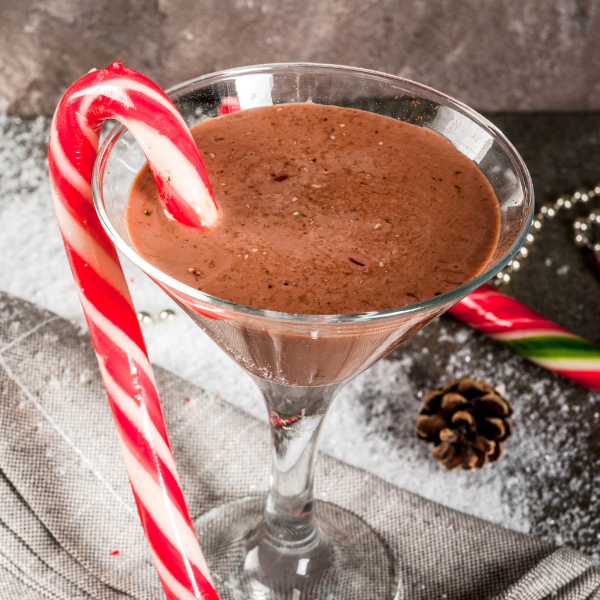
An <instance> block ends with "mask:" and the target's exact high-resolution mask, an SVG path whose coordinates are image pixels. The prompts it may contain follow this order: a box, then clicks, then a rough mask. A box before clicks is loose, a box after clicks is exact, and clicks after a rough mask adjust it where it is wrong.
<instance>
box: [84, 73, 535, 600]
mask: <svg viewBox="0 0 600 600" xmlns="http://www.w3.org/2000/svg"><path fill="white" fill-rule="evenodd" d="M168 93H169V96H170V97H171V99H172V100H173V101H174V103H175V105H176V106H177V107H178V109H179V110H180V111H181V113H182V115H183V117H184V119H185V120H186V122H187V123H188V125H189V126H192V125H195V124H196V123H198V122H199V121H200V120H201V119H203V118H211V117H215V116H217V115H218V114H219V112H220V107H221V111H222V106H223V105H227V106H229V105H231V104H232V98H234V99H237V103H239V107H240V108H241V110H246V109H249V108H254V107H257V106H268V105H272V104H280V103H289V102H306V101H312V102H316V103H322V104H333V105H341V106H349V107H353V108H357V109H361V110H367V111H371V112H377V113H380V114H384V115H387V116H392V117H394V118H397V119H400V120H403V121H406V122H409V123H412V124H415V125H419V126H423V127H429V128H430V129H432V130H434V131H436V132H438V133H439V134H440V135H442V136H444V137H446V138H447V139H449V140H450V141H451V142H452V143H453V144H454V145H455V147H456V148H457V149H458V150H459V151H460V152H462V153H463V154H464V155H466V156H467V157H469V158H470V159H472V160H473V161H474V162H475V164H477V166H478V167H479V168H480V170H481V171H482V172H483V173H484V175H485V176H486V177H487V178H488V180H489V181H490V183H491V185H492V187H493V189H494V191H495V193H496V196H497V198H498V201H499V205H500V213H501V228H500V238H499V241H498V245H497V247H496V250H495V252H494V254H493V256H492V258H491V259H490V261H489V263H488V264H487V265H486V266H485V268H484V271H483V272H482V273H481V274H480V275H479V276H478V277H476V278H475V279H473V280H472V281H470V282H468V283H466V284H464V285H462V286H460V287H458V288H456V289H454V290H452V291H449V292H446V293H444V294H442V295H440V296H437V297H435V298H432V299H430V300H426V301H423V302H419V303H415V304H411V305H408V306H403V307H400V308H398V309H392V310H385V311H378V312H369V313H361V314H352V315H326V316H317V315H298V314H289V313H279V312H273V311H265V310H259V309H254V308H250V307H246V306H242V305H237V304H233V303H231V302H227V301H224V300H221V299H219V298H215V297H212V296H210V295H207V294H204V293H202V292H200V291H198V290H196V289H193V288H191V287H188V286H186V285H184V284H182V283H180V282H178V281H176V280H174V279H172V278H171V277H169V276H168V275H166V274H165V273H163V272H161V271H160V270H158V269H157V268H155V267H154V266H153V265H151V264H149V263H148V262H146V261H145V260H144V259H142V258H141V257H140V256H139V255H137V254H136V252H135V251H134V250H133V248H132V247H131V242H130V239H129V236H128V233H127V229H126V226H125V222H124V219H123V218H122V217H123V213H124V209H125V203H126V200H127V196H128V192H129V189H130V187H131V183H132V181H133V179H134V177H135V175H136V173H137V172H138V170H139V169H140V168H141V167H142V166H143V164H144V157H143V154H142V152H141V151H140V148H139V147H138V146H137V145H136V143H135V141H134V139H133V137H132V136H131V135H130V133H129V132H127V131H126V130H125V129H124V128H123V127H120V126H119V127H116V128H115V129H114V130H113V131H112V132H111V133H110V134H109V136H108V137H107V139H106V141H105V143H104V145H103V146H102V148H101V149H100V151H99V154H98V159H97V161H96V165H95V170H94V176H93V194H94V203H95V205H96V209H97V211H98V214H99V216H100V220H101V222H102V224H103V225H104V227H105V229H106V231H107V232H108V234H109V236H110V237H111V238H112V240H113V241H114V242H115V244H116V245H117V247H118V248H119V249H120V250H121V251H122V252H123V253H124V254H125V255H126V256H128V257H129V258H130V259H131V260H132V261H133V262H134V263H135V264H136V265H138V266H139V267H141V268H142V270H144V271H145V272H146V273H147V274H148V275H149V276H150V277H151V278H152V279H153V280H154V281H155V282H156V283H157V284H158V285H159V286H161V287H162V288H163V289H164V290H165V292H167V293H168V294H169V295H170V296H172V297H173V298H174V299H175V300H176V301H177V302H178V303H179V304H180V305H181V306H182V307H183V309H184V310H185V311H186V312H187V314H188V315H189V316H190V317H191V318H192V320H193V321H194V322H195V323H197V324H198V325H199V326H200V327H201V329H202V330H203V331H204V332H206V333H207V334H208V335H209V336H210V337H211V338H212V339H213V340H214V341H215V342H216V343H217V344H218V345H219V346H220V347H221V348H222V349H223V350H224V351H225V352H226V353H227V354H229V356H231V357H232V358H233V359H234V360H235V361H236V362H237V363H238V364H240V365H241V366H242V367H243V368H244V369H245V370H246V371H247V372H248V373H249V374H250V376H251V377H252V379H253V380H254V381H255V382H256V384H257V385H258V387H259V388H260V390H261V392H262V394H263V396H264V398H265V402H266V405H267V410H268V413H269V417H270V419H269V420H270V426H271V434H272V441H273V446H272V448H273V450H272V456H273V471H272V482H271V489H270V491H269V493H268V495H267V497H266V498H265V497H263V496H256V497H250V498H245V499H241V500H238V501H236V502H233V503H230V504H226V505H224V506H222V507H219V508H217V509H215V510H213V511H211V512H210V513H209V514H208V515H205V516H204V517H201V518H200V519H199V520H198V521H197V522H196V523H195V526H196V529H197V531H198V532H199V534H200V539H201V543H202V548H203V551H204V553H205V555H206V557H207V560H208V562H209V564H210V567H211V572H212V573H213V576H214V577H213V579H214V580H215V583H216V586H217V591H218V592H219V594H220V595H221V597H222V598H236V599H237V598H240V599H241V598H251V599H255V600H258V599H263V600H275V599H284V598H285V599H288V598H289V599H291V600H301V599H305V600H309V599H311V600H316V599H319V600H324V599H337V598H344V599H349V598H356V599H357V600H358V599H360V600H375V599H377V600H379V599H385V598H389V599H392V598H394V597H398V598H399V597H400V596H401V587H402V586H401V581H400V575H399V573H400V571H401V560H402V559H401V557H394V556H391V554H390V552H389V550H388V548H387V546H386V543H385V540H382V539H381V538H380V537H379V535H378V534H377V532H376V531H375V530H374V529H373V528H372V527H371V526H370V525H369V524H368V523H366V522H365V521H363V520H362V519H360V518H359V517H357V516H355V515H353V514H352V513H350V512H348V511H346V510H344V509H342V508H340V507H337V506H335V505H332V504H330V503H327V502H314V501H313V473H314V466H315V460H316V457H317V442H318V436H319V431H320V428H321V423H322V421H323V418H324V417H325V414H326V412H327V409H328V407H329V406H330V404H331V401H332V400H333V399H334V397H335V395H336V394H337V393H338V391H339V390H340V389H341V388H342V386H343V385H345V384H346V383H347V382H348V381H349V380H350V379H352V378H353V377H355V376H356V375H357V374H359V373H361V372H362V371H364V370H365V369H367V368H368V367H369V366H371V365H372V364H373V363H375V362H376V361H377V360H379V359H380V358H381V357H383V356H385V355H386V354H387V353H388V352H390V351H391V350H393V349H394V348H395V347H397V346H398V345H399V344H400V343H402V342H403V341H405V340H406V339H408V338H409V337H410V336H411V335H413V334H414V333H415V332H417V331H418V330H419V329H421V328H422V327H423V326H425V325H426V324H427V323H429V322H430V321H431V320H432V319H434V318H435V317H437V316H439V315H440V314H441V313H443V312H444V311H446V310H447V309H448V308H449V307H450V306H452V305H453V304H455V303H456V302H458V301H459V300H460V299H461V298H463V297H464V296H465V295H467V294H468V293H469V292H471V291H472V290H474V289H475V288H476V287H478V286H479V285H481V284H482V283H484V282H485V281H487V280H488V279H489V278H491V277H493V276H494V275H495V274H496V273H497V272H498V271H499V270H500V269H502V267H503V266H504V265H505V264H506V263H507V262H508V261H509V260H510V259H511V257H512V256H513V255H514V253H515V252H516V251H517V250H518V249H519V247H520V245H521V244H522V242H523V241H524V238H525V235H526V234H527V231H528V228H529V225H530V222H531V217H530V215H531V214H532V208H533V189H532V185H531V179H530V177H529V174H528V172H527V169H526V167H525V165H524V163H523V161H522V159H521V158H520V156H519V155H518V154H517V152H516V150H515V149H514V148H513V146H512V145H511V144H510V142H508V140H507V139H506V138H505V137H504V136H503V135H502V134H501V133H500V132H499V131H498V130H497V129H496V128H495V127H494V126H493V125H491V124H490V123H489V122H488V121H486V120H485V119H484V118H483V117H481V116H480V115H478V114H477V113H475V112H474V111H472V110H471V109H470V108H468V107H466V106H465V105H463V104H461V103H459V102H456V101H455V100H452V99H451V98H448V97H447V96H444V95H443V94H440V93H439V92H436V91H434V90H432V89H430V88H427V87H424V86H421V85H418V84H415V83H412V82H409V81H406V80H403V79H400V78H397V77H393V76H389V75H383V74H380V73H375V72H371V71H365V70H361V69H354V68H347V67H335V66H327V65H310V64H282V65H263V66H257V67H245V68H240V69H234V70H231V71H226V72H222V73H216V74H211V75H207V76H204V77H200V78H198V79H194V80H191V81H189V82H186V83H184V84H181V85H179V86H176V87H175V88H172V89H171V90H170V91H169V92H168ZM237 103H235V102H234V104H236V109H237ZM240 443H243V440H240ZM375 501H376V499H375Z"/></svg>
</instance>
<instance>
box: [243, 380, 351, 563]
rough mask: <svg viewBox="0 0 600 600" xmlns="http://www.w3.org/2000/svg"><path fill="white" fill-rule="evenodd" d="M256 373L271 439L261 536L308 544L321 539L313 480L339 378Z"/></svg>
mask: <svg viewBox="0 0 600 600" xmlns="http://www.w3.org/2000/svg"><path fill="white" fill-rule="evenodd" d="M253 379H254V380H255V382H256V384H257V385H258V387H259V388H260V390H261V392H262V394H263V396H264V398H265V401H266V403H267V408H268V411H269V421H270V424H271V436H272V441H273V447H272V455H273V469H272V476H271V489H270V490H269V495H268V499H267V506H266V508H265V513H264V518H263V523H262V529H263V531H262V533H263V536H262V537H263V539H264V541H266V542H267V543H269V544H270V545H272V546H275V547H279V548H281V549H284V548H285V549H286V550H287V551H293V550H294V549H297V550H302V549H306V548H307V547H308V546H311V545H314V544H318V530H317V526H316V522H315V515H314V509H313V480H314V467H315V462H316V458H317V446H318V440H319V433H320V430H321V424H322V422H323V419H324V417H325V414H326V413H327V409H328V408H329V405H330V404H331V401H332V400H333V398H334V396H335V394H336V393H337V391H338V390H339V389H340V388H341V384H333V385H326V386H314V387H309V386H288V385H281V384H277V383H273V382H270V381H265V380H264V379H259V378H256V377H253Z"/></svg>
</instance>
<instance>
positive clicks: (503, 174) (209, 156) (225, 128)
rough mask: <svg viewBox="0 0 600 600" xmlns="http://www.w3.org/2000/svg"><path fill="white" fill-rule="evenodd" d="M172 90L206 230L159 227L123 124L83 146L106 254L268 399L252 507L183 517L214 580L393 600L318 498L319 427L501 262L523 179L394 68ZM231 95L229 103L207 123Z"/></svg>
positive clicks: (338, 512) (273, 592) (234, 78)
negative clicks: (208, 188)
mask: <svg viewBox="0 0 600 600" xmlns="http://www.w3.org/2000/svg"><path fill="white" fill-rule="evenodd" d="M170 96H171V98H172V99H173V100H174V102H175V104H176V105H177V106H178V108H179V109H180V111H181V112H182V114H183V116H184V118H185V119H186V121H187V123H188V125H190V126H195V128H194V130H193V133H194V136H195V139H196V142H197V144H198V147H199V149H200V152H201V154H202V156H203V158H204V161H205V163H206V167H207V171H208V174H209V177H210V180H211V183H212V186H213V190H214V193H215V197H216V199H217V202H218V204H219V206H220V211H221V212H220V218H219V223H218V224H217V225H216V226H214V227H212V228H210V229H209V230H207V231H197V232H196V231H193V232H192V231H187V230H186V229H185V226H183V225H179V224H177V223H174V222H173V221H172V220H171V219H169V216H168V215H167V214H165V213H164V211H163V210H162V208H161V207H160V205H159V203H157V202H156V190H155V188H154V187H153V182H152V179H151V176H150V175H149V173H145V172H144V171H142V172H141V173H140V174H139V175H138V176H137V180H136V181H135V183H134V179H135V177H136V174H137V173H138V171H139V170H140V169H141V168H142V166H143V163H144V159H143V155H142V153H141V151H140V150H139V148H138V147H137V146H136V144H135V142H134V141H133V140H132V138H131V137H130V136H129V134H128V133H126V132H125V131H124V129H123V128H116V129H115V130H113V132H111V134H110V135H109V137H108V139H107V140H106V142H105V144H104V146H103V148H102V149H101V151H100V153H99V158H98V161H97V163H96V170H95V176H94V199H95V202H96V207H97V210H98V212H99V214H100V218H101V220H102V222H103V224H104V226H105V228H106V229H107V231H108V232H109V234H110V235H111V237H112V238H113V240H114V241H115V243H116V244H117V246H118V247H119V248H120V249H121V250H122V251H123V252H124V253H125V254H126V255H127V256H129V257H130V258H131V259H132V260H133V261H134V262H135V263H136V264H137V265H138V266H140V267H141V268H142V269H143V270H144V271H145V272H146V273H148V275H149V276H150V277H152V278H153V279H154V280H155V281H156V282H157V283H158V284H159V285H160V286H161V287H163V289H165V291H166V292H167V293H169V294H170V295H171V296H172V297H173V298H175V299H176V300H177V301H178V302H179V303H180V304H181V306H182V307H183V308H184V309H185V310H186V312H187V313H188V314H189V315H190V316H191V317H192V319H193V320H194V321H195V322H196V323H197V324H198V325H199V326H200V327H201V328H202V329H203V330H204V331H205V332H206V333H208V334H209V335H210V336H211V337H212V338H213V339H214V340H215V341H216V342H217V343H218V344H219V345H220V346H221V348H222V349H223V350H225V352H227V353H228V354H229V355H230V356H231V357H232V358H233V359H234V360H236V361H237V362H238V363H239V364H240V365H241V366H243V367H244V368H245V369H246V370H247V371H248V373H249V374H250V375H251V377H252V378H253V379H254V381H255V382H256V383H257V385H258V386H259V388H260V389H261V391H262V393H263V395H264V397H265V400H266V403H267V407H268V412H269V417H270V423H271V431H272V439H273V477H272V485H271V490H270V492H269V494H268V496H267V498H266V499H265V498H263V497H251V498H246V499H240V500H239V501H236V502H234V503H231V504H228V505H225V506H223V507H220V508H217V509H215V510H213V511H211V513H209V514H208V515H205V516H204V517H201V518H200V519H199V520H198V522H197V530H198V533H199V536H200V542H201V544H202V547H203V549H204V552H205V554H206V556H207V559H208V560H209V562H210V565H211V570H212V572H213V573H214V574H215V579H216V580H217V581H220V582H221V586H220V587H219V585H218V587H219V589H218V591H219V593H220V594H222V596H223V597H233V598H238V597H239V598H265V599H267V598H269V599H271V598H273V599H274V598H294V599H296V598H298V599H299V598H307V599H308V598H314V599H316V598H362V599H366V598H386V597H389V598H393V597H394V595H395V594H396V593H398V587H397V586H398V572H399V564H398V563H399V560H400V559H399V558H398V557H393V556H390V555H389V553H388V551H387V548H386V544H385V540H382V539H380V538H379V536H378V535H377V532H376V531H374V530H373V529H372V528H371V527H370V526H369V524H368V523H365V522H364V521H362V520H361V519H360V518H358V517H357V516H355V515H353V514H351V513H349V512H347V511H345V510H343V509H341V508H340V507H336V506H333V505H328V504H327V503H317V505H316V507H315V504H314V502H313V493H312V484H313V470H314V463H315V459H316V447H317V441H318V434H319V431H320V425H321V423H322V419H323V417H324V415H325V413H326V411H327V408H328V406H329V405H330V402H331V400H332V399H333V398H334V396H335V394H336V393H337V392H338V391H339V390H340V389H341V387H342V386H343V385H344V384H345V383H347V382H348V381H349V380H350V379H351V378H352V377H354V376H356V375H357V374H358V373H360V372H362V371H363V370H364V369H366V368H367V367H368V366H370V365H371V364H373V363H374V362H375V361H377V360H378V359H379V358H381V357H382V356H384V355H385V354H386V353H387V352H389V351H391V350H392V349H393V348H395V347H396V346H397V345H398V344H400V343H401V342H402V341H404V340H405V339H407V338H408V337H410V335H412V334H413V333H415V332H416V331H418V330H419V329H420V328H422V327H423V326H424V325H426V324H427V323H428V322H429V321H431V320H432V319H433V318H435V317H436V316H438V315H439V314H441V313H442V312H444V311H445V310H446V309H447V308H449V307H450V306H451V305H452V304H454V303H455V302H457V301H458V300H459V299H460V298H462V297H464V296H465V295H466V294H468V293H469V292H470V291H471V290H473V289H475V288H476V287H477V286H478V285H480V284H481V283H483V282H484V281H486V280H487V279H489V278H490V277H492V276H493V275H494V274H495V273H496V272H498V271H499V270H500V269H501V268H502V267H503V266H504V264H506V262H508V260H510V258H511V256H512V254H513V253H514V252H515V251H516V250H517V249H518V247H519V245H520V243H521V242H522V241H523V239H524V236H525V235H526V232H527V228H528V225H529V221H530V217H529V215H530V212H531V208H532V202H533V197H532V189H531V183H530V179H529V175H528V173H527V171H526V169H525V166H524V165H523V163H522V160H521V159H520V157H519V156H518V154H517V153H516V152H515V150H514V149H513V148H512V146H511V145H510V143H509V142H508V141H507V140H506V139H505V138H504V137H503V136H502V134H501V133H500V132H498V131H497V130H496V129H495V128H494V127H493V126H492V125H490V124H489V123H488V122H487V121H485V119H483V118H482V117H480V116H479V115H477V114H476V113H474V112H473V111H471V110H470V109H468V108H467V107H465V106H463V105H461V104H460V103H458V102H456V101H453V100H451V99H449V98H447V97H445V96H443V95H442V94H439V93H437V92H434V91H433V90H430V89H429V88H425V87H423V86H420V85H418V84H414V83H411V82H407V81H405V80H402V79H399V78H395V77H392V76H387V75H382V74H378V73H373V72H368V71H363V70H359V69H350V68H344V67H331V66H319V65H301V64H300V65H272V66H262V67H249V68H244V69H238V70H234V71H230V72H225V73H220V74H215V75H209V76H206V77H202V78H200V79H197V80H193V81H191V82H188V83H186V84H182V85H180V86H178V87H176V88H174V89H173V90H171V92H170ZM232 96H234V97H236V99H237V100H236V104H239V107H240V108H241V111H240V112H236V113H235V114H229V115H226V116H222V117H219V118H217V119H215V118H214V117H217V116H218V114H219V107H220V106H221V104H222V100H223V99H225V98H227V99H228V100H227V101H228V102H230V101H231V97H232ZM250 109H252V110H250ZM207 119H212V120H207ZM132 184H133V188H132ZM128 198H129V202H128Z"/></svg>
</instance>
